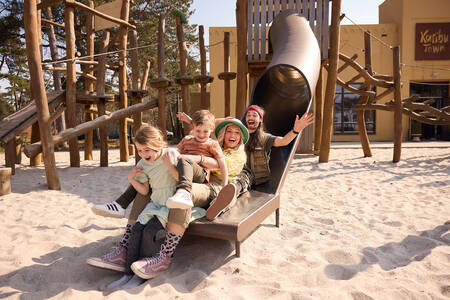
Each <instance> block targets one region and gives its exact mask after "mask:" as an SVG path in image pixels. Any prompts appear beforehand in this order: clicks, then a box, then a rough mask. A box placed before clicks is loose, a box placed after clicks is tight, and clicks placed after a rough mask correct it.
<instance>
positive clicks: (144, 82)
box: [139, 60, 150, 91]
mask: <svg viewBox="0 0 450 300" xmlns="http://www.w3.org/2000/svg"><path fill="white" fill-rule="evenodd" d="M148 73H150V61H149V60H148V61H147V64H146V65H145V70H144V74H142V80H141V86H140V87H139V89H140V90H141V91H142V90H147V81H148Z"/></svg>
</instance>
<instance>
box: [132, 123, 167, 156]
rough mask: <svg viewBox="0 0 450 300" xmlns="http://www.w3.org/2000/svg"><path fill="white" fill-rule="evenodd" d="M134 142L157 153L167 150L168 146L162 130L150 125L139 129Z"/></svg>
mask: <svg viewBox="0 0 450 300" xmlns="http://www.w3.org/2000/svg"><path fill="white" fill-rule="evenodd" d="M134 141H135V142H136V143H138V144H141V145H143V146H146V147H148V148H150V149H152V150H155V151H159V150H161V149H162V148H167V146H168V144H167V142H166V140H165V139H164V136H163V134H162V132H161V130H159V129H158V128H156V127H154V126H149V125H144V126H141V128H139V130H138V131H137V132H136V136H135V138H134Z"/></svg>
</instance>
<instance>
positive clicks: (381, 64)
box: [209, 0, 450, 141]
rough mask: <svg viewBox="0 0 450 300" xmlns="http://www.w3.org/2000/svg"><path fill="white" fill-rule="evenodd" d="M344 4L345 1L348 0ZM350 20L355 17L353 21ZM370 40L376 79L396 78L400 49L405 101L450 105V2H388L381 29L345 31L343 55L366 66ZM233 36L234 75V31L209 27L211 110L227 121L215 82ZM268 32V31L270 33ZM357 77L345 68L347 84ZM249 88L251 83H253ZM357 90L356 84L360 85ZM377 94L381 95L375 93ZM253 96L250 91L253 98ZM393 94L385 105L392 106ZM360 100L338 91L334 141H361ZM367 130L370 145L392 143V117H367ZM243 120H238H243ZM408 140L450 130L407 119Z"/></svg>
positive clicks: (445, 136)
mask: <svg viewBox="0 0 450 300" xmlns="http://www.w3.org/2000/svg"><path fill="white" fill-rule="evenodd" d="M344 1H345V0H344ZM349 17H350V18H351V16H349ZM362 28H364V29H366V30H369V31H370V33H371V35H372V36H373V37H372V38H371V50H372V69H373V71H374V72H376V73H377V74H385V75H392V73H393V71H392V69H393V62H392V50H391V49H390V46H397V45H398V46H400V49H401V56H400V60H401V63H402V67H401V68H402V69H401V74H402V77H401V78H402V90H401V94H402V98H407V97H409V96H410V95H412V94H419V95H420V97H421V98H424V99H430V98H432V99H434V100H435V103H434V104H433V105H434V106H435V107H437V108H442V107H445V106H449V105H450V100H449V83H450V41H449V36H450V1H449V0H428V1H422V0H386V1H385V2H383V3H382V4H381V5H380V6H379V24H376V25H364V24H361V25H360V26H357V25H342V26H341V37H340V52H341V53H343V54H345V55H347V56H350V57H351V56H352V55H354V54H357V55H358V58H357V60H356V61H357V62H358V63H359V64H360V65H361V66H364V34H363V31H362ZM226 31H228V32H230V44H231V46H230V48H231V49H230V66H231V71H234V72H236V68H237V66H236V64H237V60H236V56H237V47H236V28H234V27H211V28H210V29H209V39H210V40H209V44H210V45H212V46H211V47H210V75H211V76H214V77H215V80H214V82H213V83H212V84H211V94H210V95H211V110H212V112H213V113H214V114H215V115H216V116H223V115H224V112H225V109H224V107H225V104H224V83H223V81H221V80H219V79H218V78H217V75H218V74H219V73H220V72H223V71H224V59H223V55H224V50H223V43H221V41H223V36H224V32H226ZM267 32H268V30H267ZM355 75H356V72H355V71H352V70H350V68H347V69H346V70H345V71H343V72H342V73H340V74H339V77H340V78H341V79H343V80H344V81H347V80H350V79H351V78H353V77H354V76H355ZM250 85H251V83H250ZM356 86H358V84H356ZM235 91H236V80H233V81H231V111H232V112H234V111H235ZM377 92H382V90H381V91H377ZM249 94H251V91H250V92H249ZM392 98H393V96H392V94H390V95H388V96H387V97H386V98H385V99H382V100H381V103H382V102H386V101H389V100H392ZM358 99H359V96H358V95H354V94H350V93H349V92H348V91H346V90H345V89H343V88H342V87H340V86H337V88H336V96H335V106H334V107H335V110H334V132H333V141H359V136H358V132H357V127H356V126H357V125H356V113H355V110H354V108H353V106H354V104H355V103H357V102H358ZM366 113H367V118H366V119H367V129H368V133H369V139H370V140H372V141H392V140H393V136H394V124H393V121H394V115H393V113H392V112H386V111H381V110H377V111H370V112H369V111H367V112H366ZM239 117H240V116H239ZM403 129H404V132H403V137H404V139H412V138H413V137H414V138H416V139H417V138H421V139H441V140H450V127H449V126H431V125H425V124H419V123H417V122H415V121H411V120H410V119H409V118H408V117H406V116H404V117H403Z"/></svg>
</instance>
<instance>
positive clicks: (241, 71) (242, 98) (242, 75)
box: [235, 0, 248, 118]
mask: <svg viewBox="0 0 450 300" xmlns="http://www.w3.org/2000/svg"><path fill="white" fill-rule="evenodd" d="M247 14H248V1H247V0H236V27H237V72H236V73H237V76H236V113H235V117H237V118H240V117H242V116H243V115H244V113H245V109H246V107H247V73H248V62H247V34H248V32H247V31H248V19H247Z"/></svg>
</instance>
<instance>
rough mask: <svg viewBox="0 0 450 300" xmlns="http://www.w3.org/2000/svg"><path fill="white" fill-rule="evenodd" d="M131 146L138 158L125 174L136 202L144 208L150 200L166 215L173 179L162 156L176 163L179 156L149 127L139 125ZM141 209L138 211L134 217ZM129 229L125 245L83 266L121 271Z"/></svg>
mask: <svg viewBox="0 0 450 300" xmlns="http://www.w3.org/2000/svg"><path fill="white" fill-rule="evenodd" d="M135 145H136V148H137V150H138V153H139V155H140V157H141V158H142V159H141V160H140V161H139V162H138V163H137V165H136V166H135V167H133V169H131V171H130V172H129V174H128V181H129V182H130V184H131V185H132V186H133V188H134V189H135V190H136V191H137V192H139V194H138V195H137V196H136V200H138V202H139V203H142V204H144V206H145V204H147V203H148V201H151V204H152V205H153V207H154V208H155V209H156V210H158V212H159V213H161V214H163V215H164V214H165V215H167V214H168V209H167V208H166V207H165V202H166V200H167V198H169V197H170V196H172V195H173V194H174V192H175V189H176V180H175V178H174V177H173V175H172V173H171V172H170V170H169V169H168V167H167V166H166V164H165V163H164V162H163V160H162V156H163V155H164V154H166V153H171V154H173V155H171V157H173V158H174V161H173V163H175V164H176V163H177V160H176V158H177V157H178V156H179V155H180V154H179V153H178V151H177V150H175V149H171V148H167V142H166V141H165V140H164V138H163V136H162V133H161V131H160V130H159V129H157V128H155V127H153V126H143V127H141V128H140V129H139V130H138V131H137V132H136V137H135ZM150 186H151V188H152V193H151V196H150V199H147V198H148V196H146V195H147V194H148V193H149V189H150ZM136 200H135V201H136ZM144 206H142V207H140V208H139V212H138V214H139V213H140V212H141V211H142V209H143V208H144ZM147 206H148V205H147ZM156 214H157V213H155V215H156ZM166 218H167V217H166ZM132 226H133V224H130V223H129V224H127V228H126V233H125V235H124V238H125V236H126V241H125V243H123V241H121V243H120V244H119V247H117V249H116V250H115V251H113V252H111V253H108V254H106V255H104V256H102V257H93V258H89V259H88V260H87V261H86V263H87V264H89V265H92V266H95V267H100V268H107V269H112V270H116V271H121V272H123V271H124V267H123V266H124V265H125V258H126V255H127V251H126V250H127V248H128V239H129V237H130V234H131V228H132ZM124 238H122V240H124Z"/></svg>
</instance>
